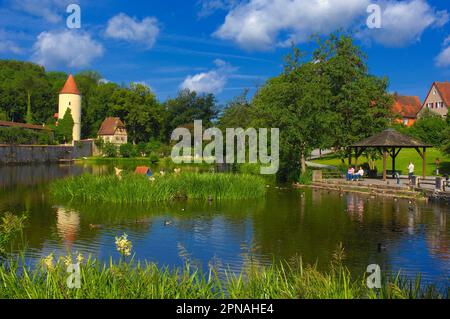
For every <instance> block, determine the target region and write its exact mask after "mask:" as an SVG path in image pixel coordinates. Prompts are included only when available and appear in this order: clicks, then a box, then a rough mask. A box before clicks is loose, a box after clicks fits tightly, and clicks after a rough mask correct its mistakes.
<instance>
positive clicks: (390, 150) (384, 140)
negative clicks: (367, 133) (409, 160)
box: [350, 129, 432, 180]
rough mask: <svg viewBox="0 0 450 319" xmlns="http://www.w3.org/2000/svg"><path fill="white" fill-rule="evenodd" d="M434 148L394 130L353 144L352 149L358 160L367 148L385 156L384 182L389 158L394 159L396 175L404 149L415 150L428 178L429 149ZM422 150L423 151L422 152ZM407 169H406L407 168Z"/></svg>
mask: <svg viewBox="0 0 450 319" xmlns="http://www.w3.org/2000/svg"><path fill="white" fill-rule="evenodd" d="M429 147H432V146H431V145H429V144H425V143H423V142H422V141H419V140H417V139H415V138H412V137H410V136H407V135H404V134H401V133H399V132H397V131H396V130H393V129H388V130H385V131H383V132H381V133H378V134H376V135H374V136H372V137H369V138H366V139H365V140H362V141H361V142H358V143H356V144H353V145H351V146H350V148H353V149H355V153H356V158H358V156H360V155H361V154H362V152H363V151H364V150H366V149H367V148H374V149H377V150H378V151H379V152H380V153H381V155H382V156H383V180H386V179H387V157H388V154H389V156H391V158H392V171H393V172H392V174H395V170H396V167H395V160H396V158H397V155H398V154H399V153H400V151H401V150H402V149H403V148H414V149H415V150H416V151H417V153H419V155H420V157H421V158H422V176H423V178H425V177H426V166H427V159H426V157H427V148H429ZM421 149H422V150H421ZM405 169H406V168H405Z"/></svg>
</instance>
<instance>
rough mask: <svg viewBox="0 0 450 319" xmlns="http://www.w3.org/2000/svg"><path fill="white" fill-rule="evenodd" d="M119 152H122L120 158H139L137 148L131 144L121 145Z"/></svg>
mask: <svg viewBox="0 0 450 319" xmlns="http://www.w3.org/2000/svg"><path fill="white" fill-rule="evenodd" d="M119 152H120V156H122V157H126V158H129V157H137V156H138V151H137V149H136V148H135V146H134V145H133V144H130V143H127V144H122V145H120V147H119Z"/></svg>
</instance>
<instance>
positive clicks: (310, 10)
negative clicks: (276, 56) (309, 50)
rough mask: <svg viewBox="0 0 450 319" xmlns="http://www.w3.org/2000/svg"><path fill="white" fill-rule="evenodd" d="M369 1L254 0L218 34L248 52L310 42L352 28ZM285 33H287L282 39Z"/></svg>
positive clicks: (238, 10)
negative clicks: (313, 35)
mask: <svg viewBox="0 0 450 319" xmlns="http://www.w3.org/2000/svg"><path fill="white" fill-rule="evenodd" d="M368 3H369V0H333V1H332V0H250V1H249V2H245V3H243V4H241V5H239V6H236V7H235V8H234V9H232V10H231V11H230V12H229V13H228V15H227V16H226V18H225V22H224V24H223V25H222V26H221V27H220V28H219V29H218V30H217V31H216V32H215V33H214V35H215V36H216V37H218V38H221V39H227V40H232V41H234V42H236V43H237V44H238V45H239V46H240V47H243V48H245V49H248V50H267V49H270V48H273V47H274V46H275V45H276V44H277V43H278V44H282V45H284V44H285V43H286V42H289V41H291V40H292V41H295V42H301V41H306V40H307V39H308V38H309V37H310V36H311V35H312V34H314V33H320V34H325V33H329V32H332V31H334V30H336V29H338V28H340V27H344V28H345V27H349V26H350V25H351V24H352V22H353V21H354V20H355V19H356V18H357V17H360V16H361V15H362V14H365V12H366V8H367V5H368ZM281 34H287V36H285V37H284V39H281V40H280V39H279V36H280V35H281Z"/></svg>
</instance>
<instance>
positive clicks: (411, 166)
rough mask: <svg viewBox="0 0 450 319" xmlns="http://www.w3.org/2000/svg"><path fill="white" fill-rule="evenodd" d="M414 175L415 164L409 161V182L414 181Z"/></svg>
mask: <svg viewBox="0 0 450 319" xmlns="http://www.w3.org/2000/svg"><path fill="white" fill-rule="evenodd" d="M413 176H414V164H413V162H409V166H408V179H409V182H412V178H413Z"/></svg>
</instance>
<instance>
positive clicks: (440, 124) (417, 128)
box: [408, 111, 448, 147]
mask: <svg viewBox="0 0 450 319" xmlns="http://www.w3.org/2000/svg"><path fill="white" fill-rule="evenodd" d="M447 127H448V124H447V122H446V121H445V119H443V118H442V117H441V116H439V115H434V114H431V112H429V111H428V112H425V113H424V114H423V115H422V117H421V118H420V119H419V120H417V122H416V123H414V125H413V126H412V127H411V128H409V132H408V133H409V134H410V135H411V136H413V137H415V138H418V139H420V140H421V141H422V142H425V143H429V144H432V145H433V146H436V147H441V146H442V145H443V144H444V143H445V137H446V136H445V134H444V132H445V130H446V129H447Z"/></svg>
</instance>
